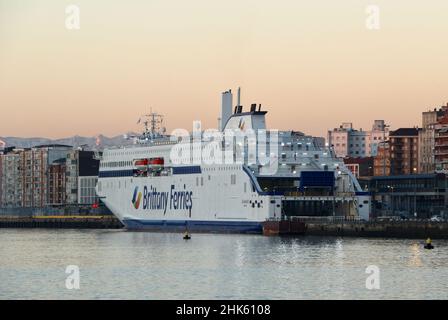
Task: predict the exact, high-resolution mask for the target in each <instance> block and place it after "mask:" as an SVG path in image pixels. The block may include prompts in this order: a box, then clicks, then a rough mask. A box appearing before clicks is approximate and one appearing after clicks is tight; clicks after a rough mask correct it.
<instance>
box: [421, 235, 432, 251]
mask: <svg viewBox="0 0 448 320" xmlns="http://www.w3.org/2000/svg"><path fill="white" fill-rule="evenodd" d="M423 248H425V249H434V246H433V245H432V241H431V238H428V239H426V243H425V246H424V247H423Z"/></svg>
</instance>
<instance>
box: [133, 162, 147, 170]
mask: <svg viewBox="0 0 448 320" xmlns="http://www.w3.org/2000/svg"><path fill="white" fill-rule="evenodd" d="M148 164H149V159H138V160H135V161H134V166H135V167H136V168H137V169H138V170H142V171H146V170H148Z"/></svg>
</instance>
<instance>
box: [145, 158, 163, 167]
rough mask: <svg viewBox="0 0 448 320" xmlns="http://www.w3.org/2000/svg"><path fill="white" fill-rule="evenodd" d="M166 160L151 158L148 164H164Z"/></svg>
mask: <svg viewBox="0 0 448 320" xmlns="http://www.w3.org/2000/svg"><path fill="white" fill-rule="evenodd" d="M164 163H165V161H164V160H163V158H151V159H149V162H148V165H149V166H163V164H164Z"/></svg>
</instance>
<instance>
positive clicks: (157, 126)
mask: <svg viewBox="0 0 448 320" xmlns="http://www.w3.org/2000/svg"><path fill="white" fill-rule="evenodd" d="M140 122H143V126H144V131H143V135H142V136H141V138H142V140H149V139H154V138H158V137H162V136H163V134H164V132H165V131H166V129H165V128H164V127H163V126H162V124H163V115H161V114H158V113H156V112H152V108H150V112H149V114H144V115H142V116H141V117H140V119H139V120H138V122H137V124H139V123H140Z"/></svg>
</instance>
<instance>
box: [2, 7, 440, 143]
mask: <svg viewBox="0 0 448 320" xmlns="http://www.w3.org/2000/svg"><path fill="white" fill-rule="evenodd" d="M372 3H373V4H375V5H377V6H378V8H379V9H380V11H379V13H380V15H379V18H380V20H379V22H380V29H379V30H369V29H368V28H366V19H367V18H368V14H367V13H366V7H367V6H368V5H370V4H372ZM69 4H76V5H77V6H78V7H79V8H80V29H79V30H68V29H67V28H66V26H65V20H66V18H67V14H66V12H65V9H66V6H67V5H69ZM447 16H448V1H446V0H432V1H411V0H407V1H405V0H394V1H390V0H376V1H364V0H340V1H334V0H325V1H324V0H314V1H311V0H307V1H298V0H283V1H269V0H256V1H255V0H249V1H241V0H227V1H210V0H190V1H184V0H152V1H143V0H141V1H137V0H130V1H106V0H97V1H91V0H90V1H88V0H78V1H61V0H58V1H57V0H41V1H32V0H25V1H12V0H0V136H24V137H27V136H45V137H51V138H59V137H65V136H71V135H75V134H79V135H95V134H99V133H102V134H105V135H108V136H112V135H117V134H121V133H124V132H126V131H130V130H133V131H135V130H138V126H137V125H136V121H137V119H138V118H139V116H140V115H141V114H143V113H147V112H148V111H149V107H150V106H151V107H152V108H153V110H154V111H157V112H159V113H162V114H164V115H165V120H166V125H167V129H168V131H171V130H172V129H174V128H186V129H188V130H191V129H192V128H191V127H192V121H193V120H201V121H202V122H203V128H209V127H216V125H217V120H216V119H217V117H218V115H219V111H220V110H219V108H220V99H221V98H220V94H221V92H222V91H224V90H227V89H229V88H232V89H234V90H236V88H237V87H238V86H241V87H242V102H243V105H244V107H245V108H246V109H248V108H249V105H250V104H251V103H261V104H262V105H263V106H264V109H265V110H268V111H269V112H268V115H267V122H268V126H269V127H271V128H277V129H293V130H300V131H303V132H305V133H309V134H313V135H318V136H325V135H326V131H327V130H328V129H331V128H334V127H336V126H338V125H339V124H340V123H341V122H353V123H354V126H355V127H357V128H363V129H369V128H370V127H371V125H372V122H373V120H374V119H385V120H386V121H387V123H389V124H390V125H391V126H392V128H398V127H410V126H414V125H420V124H421V112H422V111H427V110H428V109H430V108H434V107H438V106H440V105H442V104H445V103H446V102H447V101H448V41H447V36H448V19H447Z"/></svg>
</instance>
